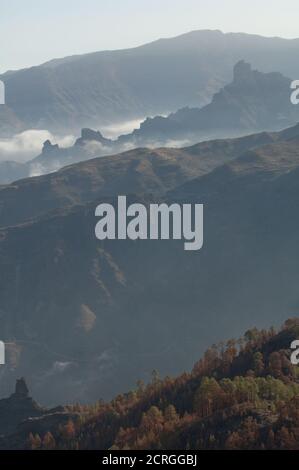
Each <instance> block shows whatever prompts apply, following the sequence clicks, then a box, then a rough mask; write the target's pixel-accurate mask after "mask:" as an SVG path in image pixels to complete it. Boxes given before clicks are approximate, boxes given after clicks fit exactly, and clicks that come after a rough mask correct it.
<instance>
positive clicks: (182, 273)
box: [0, 129, 299, 403]
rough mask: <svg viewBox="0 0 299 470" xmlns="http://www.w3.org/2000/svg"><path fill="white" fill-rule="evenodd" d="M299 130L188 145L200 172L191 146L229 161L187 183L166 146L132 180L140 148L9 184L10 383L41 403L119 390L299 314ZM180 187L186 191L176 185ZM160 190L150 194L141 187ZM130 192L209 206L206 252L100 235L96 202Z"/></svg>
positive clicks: (1, 234)
mask: <svg viewBox="0 0 299 470" xmlns="http://www.w3.org/2000/svg"><path fill="white" fill-rule="evenodd" d="M282 136H283V138H288V140H287V141H280V140H279V138H280V137H282ZM295 136H296V129H289V130H287V131H284V132H282V133H277V134H273V135H269V134H260V135H257V136H250V137H246V138H243V139H236V140H228V141H227V142H226V143H225V142H219V141H216V142H210V143H205V144H204V143H202V144H199V145H198V146H195V147H191V148H189V149H188V150H187V152H189V158H190V160H188V153H187V154H186V155H185V156H184V157H182V158H183V159H186V160H184V161H185V163H186V164H187V165H188V167H189V173H188V178H189V179H190V177H191V174H192V173H193V171H195V170H194V168H195V167H193V168H192V166H191V163H192V158H191V155H192V151H193V152H195V153H194V155H193V158H197V156H198V155H199V156H200V155H201V153H200V152H199V151H201V152H202V156H203V157H204V156H206V157H207V160H206V164H207V163H208V162H209V161H210V159H212V162H213V164H215V162H216V161H218V155H219V154H220V153H221V149H222V150H225V149H226V151H225V152H224V153H222V158H226V159H231V160H232V161H231V162H228V163H225V164H224V165H221V166H218V167H217V168H215V169H214V170H212V171H209V172H208V173H207V172H203V174H202V176H200V177H197V178H195V179H192V180H190V181H187V182H186V183H184V184H183V185H181V184H180V183H179V180H181V179H182V180H184V178H181V176H180V171H181V169H182V168H184V171H186V168H185V167H184V166H180V164H179V165H178V162H180V160H176V165H178V166H175V171H174V175H175V176H176V177H175V178H174V179H172V183H171V184H170V175H171V174H172V169H173V168H172V167H171V168H170V169H169V167H168V163H169V161H168V157H167V158H166V157H165V155H164V157H165V158H166V160H165V158H164V157H163V158H162V159H161V156H162V155H163V152H164V150H161V151H160V152H162V153H159V152H158V153H154V154H149V153H148V151H147V150H146V151H143V150H141V153H140V155H139V158H138V160H137V161H138V165H137V168H138V171H137V172H136V173H134V175H135V176H134V179H133V181H132V179H130V180H127V176H126V168H127V165H128V164H129V168H131V166H130V165H131V163H132V160H131V158H132V157H134V158H133V162H134V168H135V167H136V160H135V158H136V156H137V154H136V153H133V154H132V153H130V154H129V157H130V158H129V159H128V160H126V158H127V156H126V155H125V156H124V155H123V156H120V157H115V160H113V158H112V159H107V161H106V162H104V163H103V161H102V159H98V160H94V161H91V162H90V161H89V162H85V163H82V164H79V165H74V166H72V167H70V168H66V169H64V170H63V171H62V172H58V173H57V174H53V175H48V176H44V177H40V178H33V179H29V180H24V181H20V182H18V183H16V184H13V185H10V186H7V187H4V188H3V189H2V190H1V191H0V201H1V210H2V215H1V220H2V229H1V230H0V265H1V270H0V273H1V274H0V281H1V282H0V285H1V292H0V293H1V295H0V299H1V300H0V311H1V315H2V325H3V335H4V336H5V337H4V338H3V339H4V340H6V341H8V342H10V343H12V346H11V351H10V352H9V354H8V360H9V364H8V366H7V367H6V368H5V369H3V370H4V373H3V377H2V386H3V390H6V389H8V388H9V387H10V386H11V385H12V383H13V381H14V380H15V378H16V376H17V375H25V376H28V377H29V379H30V382H32V387H33V391H34V394H35V396H37V398H38V399H39V400H42V402H47V403H49V402H50V403H59V402H65V401H70V400H74V399H77V400H84V401H87V400H92V399H95V398H96V397H98V396H99V395H101V396H103V397H111V395H112V394H114V393H116V392H119V391H120V390H124V389H126V388H128V387H130V386H131V384H132V383H134V381H135V380H136V379H137V378H144V379H147V378H148V375H149V373H150V370H151V369H153V368H154V367H155V366H156V364H157V363H158V364H159V369H160V370H161V373H162V374H167V373H177V372H179V371H181V370H183V369H185V368H186V367H190V366H191V363H192V362H193V361H194V360H195V358H196V354H198V351H199V350H200V351H202V350H203V348H205V347H207V346H208V344H210V343H213V342H215V341H217V340H218V339H220V337H228V336H231V335H234V336H237V335H238V334H239V333H240V331H242V330H245V329H247V328H249V327H250V326H253V325H258V326H259V327H262V326H264V325H266V324H269V323H277V322H280V321H283V320H284V319H285V318H286V317H288V316H290V315H292V314H293V312H294V311H295V312H296V310H297V309H298V305H299V296H298V282H299V268H298V263H297V253H298V237H299V222H298V215H297V206H298V201H299V191H298V184H297V182H298V172H299V145H298V139H296V137H295ZM258 142H259V143H260V144H261V145H258ZM269 142H270V143H269ZM253 143H255V147H254V148H253V147H252V145H253ZM250 144H251V147H250ZM246 146H247V148H246ZM242 148H243V149H244V152H242V150H241V149H242ZM213 149H214V151H215V154H214V157H213ZM217 149H218V151H219V154H217ZM198 152H199V153H198ZM240 154H241V155H240ZM166 155H167V154H166ZM238 155H239V156H238ZM233 156H235V160H233ZM143 158H144V159H145V160H144V161H143ZM122 159H124V160H122ZM156 159H157V161H156ZM203 161H204V159H203ZM157 162H158V163H159V164H158V165H156V164H157ZM165 162H167V165H166V166H167V171H166V172H164V170H165ZM187 162H188V163H187ZM149 163H151V165H152V166H150V169H151V171H150V173H149V166H148V165H149ZM154 163H155V165H154ZM197 163H198V166H197V168H196V171H198V174H201V170H200V168H201V167H200V163H201V162H200V159H199V161H198V162H197ZM172 164H173V161H172ZM209 164H211V162H210V163H209ZM101 165H104V166H101ZM122 165H124V166H122ZM212 166H213V165H212ZM109 168H110V172H111V175H110V173H109ZM153 168H155V170H156V173H153V172H152V169H153ZM210 169H211V167H210ZM112 170H113V171H112ZM205 170H207V167H205ZM97 171H98V173H97ZM196 171H195V172H196ZM169 172H170V173H169ZM116 174H118V175H121V176H122V177H124V179H119V180H116ZM129 174H130V175H132V172H131V171H130V172H129ZM149 175H150V178H149ZM163 175H164V176H165V175H166V176H167V178H166V179H165V180H163V177H162V176H163ZM110 176H111V179H110ZM98 178H100V179H98ZM101 178H102V180H101ZM105 178H106V180H105ZM188 178H187V179H188ZM115 181H118V183H117V184H116V185H115V184H114V185H113V184H112V183H115ZM121 182H122V183H121ZM161 182H162V183H163V184H162V185H161ZM167 182H168V183H167ZM100 183H102V185H103V186H102V187H101V185H100ZM121 184H123V186H121ZM149 184H150V185H151V186H149ZM172 185H173V186H176V185H178V186H177V187H176V188H175V189H173V188H171V191H169V192H168V193H166V194H165V191H166V190H167V188H169V186H172ZM149 187H150V188H151V191H152V192H153V193H154V194H153V195H152V196H148V195H145V194H144V193H145V190H146V188H149ZM120 190H123V191H125V192H126V191H128V192H129V193H131V194H132V192H134V191H135V192H138V191H142V192H143V194H142V195H141V194H135V195H132V196H130V198H129V200H130V201H138V202H143V203H144V204H148V203H150V202H151V201H153V200H155V201H165V200H166V201H168V202H169V203H170V202H188V203H194V202H197V203H203V204H204V207H205V209H204V224H205V225H204V233H205V235H204V238H205V240H204V247H203V249H202V250H201V251H199V252H196V253H187V252H185V251H184V250H183V243H182V242H180V241H168V242H167V241H165V240H164V241H163V240H162V241H154V240H153V241H150V240H148V241H136V242H132V241H126V240H123V241H113V240H111V241H104V242H100V241H98V240H96V239H95V236H94V227H95V223H96V220H95V217H94V210H95V207H96V205H97V204H98V203H99V202H101V201H110V202H113V203H115V198H116V196H117V194H119V191H120ZM161 192H162V194H161ZM1 193H2V195H1ZM45 195H47V198H46V197H45ZM76 204H77V205H76ZM13 224H14V226H13ZM8 225H10V227H8ZM50 385H51V386H50ZM74 394H75V398H74Z"/></svg>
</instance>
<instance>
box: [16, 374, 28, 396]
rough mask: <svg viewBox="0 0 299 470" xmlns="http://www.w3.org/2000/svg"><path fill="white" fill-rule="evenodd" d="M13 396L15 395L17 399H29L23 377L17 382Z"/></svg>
mask: <svg viewBox="0 0 299 470" xmlns="http://www.w3.org/2000/svg"><path fill="white" fill-rule="evenodd" d="M14 394H15V397H19V398H28V397H29V389H28V387H27V384H26V381H25V379H24V377H22V378H20V379H18V380H17V382H16V388H15V393H14Z"/></svg>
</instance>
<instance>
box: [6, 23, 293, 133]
mask: <svg viewBox="0 0 299 470" xmlns="http://www.w3.org/2000/svg"><path fill="white" fill-rule="evenodd" d="M298 50H299V39H294V40H286V39H281V38H265V37H261V36H256V35H249V34H243V33H227V34H223V33H222V32H220V31H205V30H204V31H193V32H191V33H187V34H183V35H181V36H178V37H175V38H171V39H160V40H158V41H155V42H153V43H150V44H146V45H144V46H140V47H136V48H133V49H127V50H119V51H103V52H96V53H91V54H85V55H81V56H73V57H67V58H65V59H58V60H52V61H50V62H47V63H45V64H43V65H40V66H35V67H31V68H28V69H25V70H19V71H15V72H7V73H5V74H3V75H1V76H0V79H1V80H3V81H4V82H5V85H6V101H7V105H8V107H9V108H10V109H11V110H12V112H13V113H15V115H16V116H17V119H18V120H20V121H21V122H22V123H23V125H24V127H25V128H42V129H49V130H52V131H62V130H67V131H69V130H72V131H75V132H77V131H78V130H79V129H80V128H82V127H96V128H97V127H99V126H102V125H104V124H107V123H111V122H119V121H124V120H126V121H127V120H129V119H133V118H136V117H138V118H142V117H144V116H151V115H156V114H161V113H169V112H175V111H176V110H177V109H179V108H182V107H185V106H192V107H194V106H197V107H198V106H203V105H204V104H206V103H207V102H208V101H209V100H210V98H211V97H212V95H213V94H214V93H215V92H216V91H218V90H219V89H220V88H221V87H222V86H223V85H224V84H225V83H227V82H229V81H230V79H231V69H232V67H233V65H234V64H235V63H236V62H237V61H239V60H242V59H244V60H245V61H248V62H250V63H252V64H253V67H254V68H257V69H259V70H261V71H262V72H271V71H277V72H281V73H283V74H284V75H286V76H288V77H291V78H293V79H296V78H298V77H299V65H298V63H297V61H296V60H294V57H296V56H297V55H298Z"/></svg>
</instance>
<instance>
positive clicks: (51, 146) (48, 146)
mask: <svg viewBox="0 0 299 470" xmlns="http://www.w3.org/2000/svg"><path fill="white" fill-rule="evenodd" d="M58 149H59V146H58V144H52V143H51V141H50V140H46V141H45V142H44V145H43V150H42V153H43V154H48V153H51V152H53V151H55V150H58Z"/></svg>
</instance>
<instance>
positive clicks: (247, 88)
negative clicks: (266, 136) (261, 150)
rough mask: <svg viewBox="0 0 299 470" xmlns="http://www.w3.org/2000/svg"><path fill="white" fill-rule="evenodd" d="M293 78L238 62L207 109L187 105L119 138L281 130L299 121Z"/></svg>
mask: <svg viewBox="0 0 299 470" xmlns="http://www.w3.org/2000/svg"><path fill="white" fill-rule="evenodd" d="M290 84H291V79H289V78H286V77H284V76H283V75H282V74H280V73H273V72H272V73H261V72H258V71H257V70H252V68H251V66H250V64H248V63H245V62H244V61H240V62H238V63H237V64H236V65H235V67H234V72H233V80H232V82H231V83H230V84H229V85H226V86H225V87H224V88H222V89H221V90H220V91H219V92H218V93H216V94H215V95H214V97H213V99H212V101H211V103H210V104H208V105H206V106H204V107H203V108H201V109H199V108H188V107H187V108H183V109H180V110H179V111H177V112H176V113H172V114H170V115H169V116H168V117H167V118H164V117H161V116H160V117H159V116H158V117H155V118H152V119H151V118H148V119H147V120H146V121H144V122H143V123H142V124H141V126H140V129H138V130H136V131H134V132H133V134H132V136H131V137H126V136H122V137H120V139H119V141H122V140H124V141H126V140H130V138H131V139H133V142H135V143H138V142H139V141H141V142H143V143H146V142H154V141H158V142H167V141H168V140H176V139H177V140H179V139H189V140H191V141H192V140H193V141H194V140H200V139H202V138H203V137H205V138H207V137H213V138H216V137H223V136H226V137H227V136H230V135H236V134H238V133H249V132H257V131H266V130H279V129H282V128H284V127H287V126H290V125H291V124H294V123H296V122H297V121H298V120H299V108H298V107H297V106H294V105H293V104H292V103H291V101H290V92H291V90H290Z"/></svg>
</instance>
